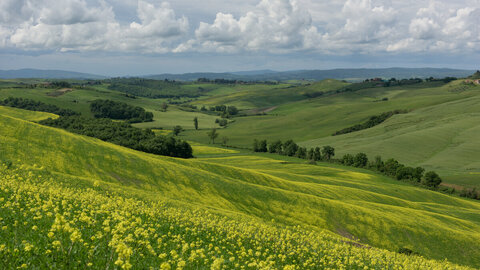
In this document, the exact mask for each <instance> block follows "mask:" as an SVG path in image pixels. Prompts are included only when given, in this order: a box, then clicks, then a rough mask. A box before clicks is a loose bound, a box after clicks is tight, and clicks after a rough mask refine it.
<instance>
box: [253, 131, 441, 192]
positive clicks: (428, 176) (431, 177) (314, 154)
mask: <svg viewBox="0 0 480 270" xmlns="http://www.w3.org/2000/svg"><path fill="white" fill-rule="evenodd" d="M253 151H254V152H269V153H276V154H280V155H286V156H292V157H298V158H302V159H307V160H310V161H330V162H338V163H341V164H343V165H346V166H353V167H357V168H364V169H369V170H372V171H377V172H379V173H382V174H384V175H386V176H389V177H392V178H395V179H397V180H403V181H411V182H416V183H419V184H421V185H424V186H426V187H429V188H436V187H438V185H440V183H442V179H441V178H440V176H439V175H438V174H437V173H436V172H433V171H429V172H426V173H424V172H425V169H424V168H422V167H416V168H413V167H409V166H405V165H403V164H401V163H400V162H398V161H397V160H395V159H393V158H391V159H388V160H386V161H385V162H384V161H383V160H382V158H381V157H380V156H376V157H375V159H374V160H372V161H369V159H368V156H367V155H366V154H365V153H357V154H355V155H351V154H345V155H344V156H343V157H342V158H341V159H334V156H335V148H333V147H331V146H329V145H326V146H323V147H321V148H320V147H314V148H310V149H308V150H307V149H306V148H305V147H301V146H299V145H297V144H296V143H295V142H294V141H293V140H287V141H285V142H282V141H280V140H277V141H274V142H271V143H268V142H267V140H257V139H255V140H254V141H253Z"/></svg>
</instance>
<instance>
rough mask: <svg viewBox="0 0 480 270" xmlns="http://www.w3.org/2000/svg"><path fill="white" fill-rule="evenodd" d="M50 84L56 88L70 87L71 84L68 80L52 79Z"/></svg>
mask: <svg viewBox="0 0 480 270" xmlns="http://www.w3.org/2000/svg"><path fill="white" fill-rule="evenodd" d="M50 86H53V87H56V88H70V87H72V85H71V84H70V83H69V82H66V81H54V82H51V83H50Z"/></svg>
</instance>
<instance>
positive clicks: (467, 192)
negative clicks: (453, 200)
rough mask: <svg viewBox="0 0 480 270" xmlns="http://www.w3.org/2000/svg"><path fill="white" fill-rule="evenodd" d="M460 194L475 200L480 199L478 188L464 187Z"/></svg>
mask: <svg viewBox="0 0 480 270" xmlns="http://www.w3.org/2000/svg"><path fill="white" fill-rule="evenodd" d="M460 196H461V197H465V198H470V199H474V200H480V192H479V191H477V189H476V188H464V189H462V191H460Z"/></svg>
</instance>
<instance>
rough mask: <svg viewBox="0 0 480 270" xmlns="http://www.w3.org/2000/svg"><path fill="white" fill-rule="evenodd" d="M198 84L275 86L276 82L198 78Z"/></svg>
mask: <svg viewBox="0 0 480 270" xmlns="http://www.w3.org/2000/svg"><path fill="white" fill-rule="evenodd" d="M197 82H198V83H214V84H258V83H261V84H269V85H276V84H278V82H275V81H242V80H229V79H208V78H198V79H197Z"/></svg>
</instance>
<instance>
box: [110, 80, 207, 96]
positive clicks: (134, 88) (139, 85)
mask: <svg viewBox="0 0 480 270" xmlns="http://www.w3.org/2000/svg"><path fill="white" fill-rule="evenodd" d="M105 82H106V83H109V84H110V85H109V86H108V89H110V90H115V91H119V92H123V93H126V94H130V95H134V96H139V97H147V98H180V97H190V98H194V97H199V96H201V95H202V93H201V92H200V90H198V89H193V88H192V89H190V88H189V89H187V88H183V87H181V86H182V84H181V83H178V82H175V81H169V80H151V79H143V78H113V79H109V80H105Z"/></svg>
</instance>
